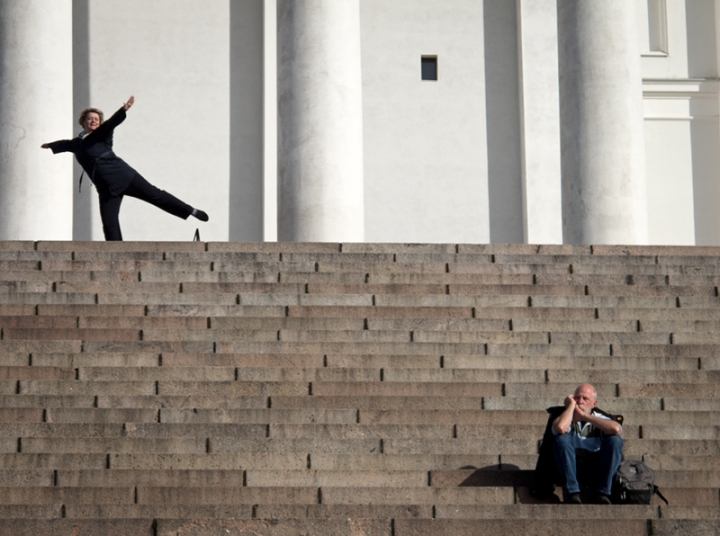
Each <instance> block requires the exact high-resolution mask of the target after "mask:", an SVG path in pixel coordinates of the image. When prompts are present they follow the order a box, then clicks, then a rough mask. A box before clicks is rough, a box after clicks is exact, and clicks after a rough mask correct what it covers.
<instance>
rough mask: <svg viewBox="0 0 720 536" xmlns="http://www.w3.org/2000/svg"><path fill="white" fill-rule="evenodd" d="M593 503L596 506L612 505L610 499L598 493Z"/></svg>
mask: <svg viewBox="0 0 720 536" xmlns="http://www.w3.org/2000/svg"><path fill="white" fill-rule="evenodd" d="M595 502H596V503H597V504H612V501H611V500H610V497H609V496H608V495H605V494H604V493H598V494H597V495H596V496H595Z"/></svg>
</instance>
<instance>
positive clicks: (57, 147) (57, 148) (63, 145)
mask: <svg viewBox="0 0 720 536" xmlns="http://www.w3.org/2000/svg"><path fill="white" fill-rule="evenodd" d="M40 147H41V148H42V149H52V152H53V154H56V153H66V152H68V151H72V141H71V140H58V141H53V142H50V143H43V144H42V145H41V146H40Z"/></svg>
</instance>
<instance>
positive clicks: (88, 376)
mask: <svg viewBox="0 0 720 536" xmlns="http://www.w3.org/2000/svg"><path fill="white" fill-rule="evenodd" d="M718 261H720V248H701V247H697V248H682V247H619V246H595V247H591V246H540V247H538V246H528V245H514V246H507V245H503V246H501V245H446V244H434V245H422V244H419V245H414V244H412V245H396V244H288V243H281V244H276V243H257V244H244V243H207V244H206V243H198V242H195V243H151V242H135V243H130V242H125V243H103V242H0V329H1V331H0V400H1V403H0V430H1V431H2V433H1V434H0V534H8V535H9V534H12V535H14V536H25V535H30V534H32V535H37V534H42V535H52V536H54V535H58V536H59V535H63V536H67V535H72V536H83V535H103V534H113V535H114V534H117V535H128V536H129V535H133V536H136V535H147V536H151V535H153V536H158V535H159V536H170V535H173V536H175V535H181V534H182V535H198V536H211V535H212V536H217V535H221V534H222V535H226V534H229V535H239V534H263V535H273V536H286V535H296V534H302V535H305V534H323V535H324V534H327V535H353V536H358V535H373V536H374V535H382V536H391V535H392V536H411V535H412V536H420V535H428V536H429V535H433V536H436V535H453V536H455V535H466V534H468V535H469V534H510V533H512V534H523V535H541V534H542V535H544V534H553V535H560V536H563V535H571V534H572V535H573V536H574V535H576V534H578V533H584V534H608V535H613V536H618V535H621V534H622V535H624V536H636V535H637V536H650V535H652V536H665V535H667V536H671V535H673V536H675V535H685V534H687V535H693V536H697V535H699V536H705V535H711V534H712V535H717V534H718V533H720V456H718V455H719V454H720V396H719V395H720V383H719V381H718V380H720V335H719V332H720V298H719V297H718V285H719V284H720V262H718ZM585 381H589V382H592V383H593V384H594V385H595V386H596V387H597V389H598V393H599V396H600V398H601V403H600V406H601V407H603V408H604V409H606V410H609V411H613V412H619V413H622V414H623V415H624V416H625V428H624V433H623V437H624V439H625V449H624V450H625V456H626V457H628V458H631V457H634V458H640V457H642V458H643V459H645V460H646V461H647V462H648V463H649V464H650V465H651V466H652V467H653V468H654V469H655V470H656V477H657V484H658V485H659V486H660V487H661V489H662V491H663V493H664V494H665V496H666V497H667V498H668V500H669V501H670V506H665V505H664V504H656V505H652V506H609V507H608V506H605V507H602V506H593V505H583V506H566V505H558V504H538V503H537V501H534V500H533V499H532V498H531V497H530V496H529V494H528V484H529V479H530V476H531V470H532V469H533V468H534V465H535V461H536V459H537V452H538V444H539V439H540V437H541V436H542V432H543V430H544V425H545V421H546V413H545V411H544V409H545V408H546V407H547V406H551V405H558V404H560V403H561V402H562V399H563V398H564V397H565V396H566V395H567V394H568V393H570V392H572V391H573V390H574V388H575V387H576V386H577V385H578V384H579V383H581V382H585Z"/></svg>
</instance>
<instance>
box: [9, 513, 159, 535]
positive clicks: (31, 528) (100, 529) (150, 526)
mask: <svg viewBox="0 0 720 536" xmlns="http://www.w3.org/2000/svg"><path fill="white" fill-rule="evenodd" d="M156 528H157V527H156V523H155V522H154V520H153V519H152V517H150V518H147V519H88V518H84V517H80V518H75V519H71V518H64V519H57V518H56V519H0V533H2V534H13V535H14V536H31V535H37V534H43V535H44V536H65V535H67V534H72V535H73V536H89V535H94V534H112V535H113V536H154V535H155V534H157V531H156ZM167 534H169V533H167Z"/></svg>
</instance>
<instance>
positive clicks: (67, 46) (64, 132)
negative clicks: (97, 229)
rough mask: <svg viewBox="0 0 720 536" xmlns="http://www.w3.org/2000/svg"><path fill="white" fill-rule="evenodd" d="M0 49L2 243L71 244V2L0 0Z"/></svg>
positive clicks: (0, 212)
mask: <svg viewBox="0 0 720 536" xmlns="http://www.w3.org/2000/svg"><path fill="white" fill-rule="evenodd" d="M0 51H2V53H1V54H0V110H1V112H0V240H71V239H72V223H73V220H72V218H73V216H72V187H73V186H72V155H71V154H66V155H57V156H53V154H52V152H51V151H50V150H48V149H41V148H40V145H42V144H43V143H44V142H50V141H55V140H57V139H62V138H70V137H72V135H73V134H72V125H73V118H72V109H73V98H72V76H73V63H72V2H71V0H53V1H52V2H47V1H45V0H2V2H0ZM78 128H79V127H78Z"/></svg>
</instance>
